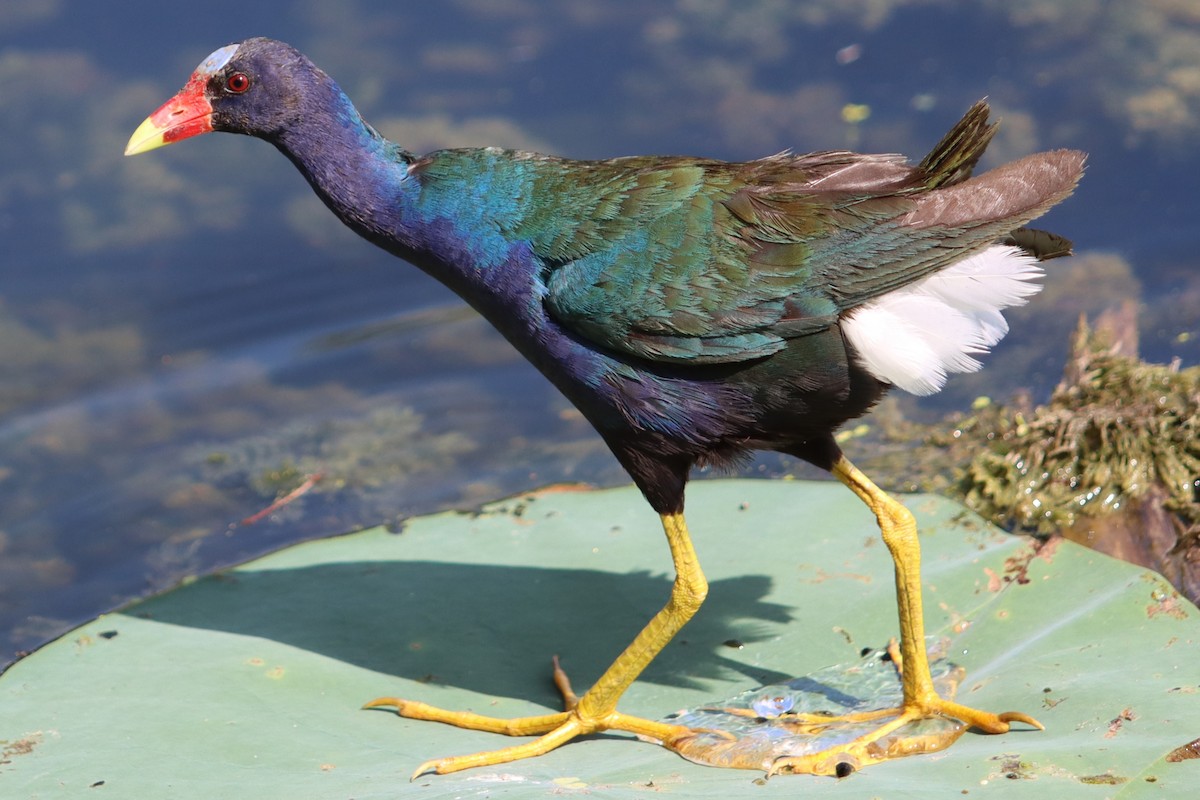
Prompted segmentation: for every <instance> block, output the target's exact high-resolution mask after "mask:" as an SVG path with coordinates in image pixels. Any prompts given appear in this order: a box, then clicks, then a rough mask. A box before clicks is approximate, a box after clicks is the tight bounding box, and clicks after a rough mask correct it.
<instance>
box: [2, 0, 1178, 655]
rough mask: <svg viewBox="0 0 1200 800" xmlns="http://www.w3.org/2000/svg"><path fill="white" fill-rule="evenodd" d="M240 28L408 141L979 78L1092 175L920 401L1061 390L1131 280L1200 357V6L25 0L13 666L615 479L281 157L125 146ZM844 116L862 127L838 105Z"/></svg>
mask: <svg viewBox="0 0 1200 800" xmlns="http://www.w3.org/2000/svg"><path fill="white" fill-rule="evenodd" d="M1068 5H1069V7H1068ZM250 35H270V36H274V37H277V38H281V39H285V40H288V41H290V42H292V43H293V44H296V45H297V46H299V47H301V48H302V49H304V50H305V51H307V52H308V53H309V54H310V55H311V56H312V57H313V58H314V59H315V60H316V61H317V62H318V63H320V64H321V65H322V66H323V67H324V68H325V69H326V70H327V71H328V72H330V73H331V74H332V75H334V76H335V77H336V78H337V79H338V80H339V82H340V83H341V84H342V85H343V87H344V88H345V89H346V90H347V91H348V92H349V93H350V94H351V96H352V97H353V98H354V99H355V100H356V101H357V102H358V104H359V106H360V109H361V110H362V111H363V113H364V115H365V116H366V117H367V118H368V119H370V120H371V121H372V122H373V123H375V124H376V125H377V127H379V128H380V129H382V130H383V131H384V132H385V133H387V134H388V135H390V136H392V137H393V138H396V139H398V140H399V141H401V142H402V143H404V144H405V145H406V146H407V147H409V148H410V149H412V150H416V151H418V152H419V151H422V150H426V149H431V148H435V147H439V146H461V145H487V144H493V145H501V146H513V147H525V148H531V149H539V150H545V151H551V152H555V153H559V154H563V155H569V156H575V157H607V156H615V155H627V154H631V153H641V152H659V153H688V154H695V155H704V156H712V157H719V158H726V159H742V158H753V157H757V156H761V155H765V154H769V153H772V152H776V151H779V150H782V149H785V148H794V149H796V150H801V151H803V150H816V149H823V148H837V147H853V148H855V149H862V150H871V151H900V152H905V153H908V154H910V155H912V156H914V157H919V156H920V155H922V154H923V153H924V152H925V151H926V150H927V149H928V148H929V147H930V146H931V145H932V144H933V143H934V142H935V141H936V140H937V139H938V137H939V136H940V135H941V134H942V133H943V132H944V130H945V129H947V128H948V127H949V126H950V125H951V124H952V123H953V122H954V121H955V120H956V119H957V118H958V116H959V115H960V114H961V113H962V111H964V110H965V109H966V108H967V107H968V106H969V105H970V103H971V102H973V101H974V100H976V99H978V98H979V97H981V96H984V95H987V96H989V97H990V98H991V100H992V103H993V105H994V107H995V109H996V111H997V113H998V114H999V116H1001V117H1003V121H1004V122H1003V128H1002V131H1001V133H1000V135H999V137H998V139H997V140H996V142H995V143H994V145H993V147H992V150H991V151H990V156H989V158H990V159H991V160H990V161H989V162H987V163H985V166H986V165H987V164H994V163H998V162H999V161H1001V160H1007V159H1010V158H1014V157H1017V156H1019V155H1023V154H1025V153H1028V152H1032V151H1034V150H1037V149H1045V148H1052V147H1075V148H1081V149H1084V150H1087V151H1088V152H1090V153H1091V161H1090V166H1089V172H1088V175H1087V177H1086V178H1085V181H1084V183H1083V186H1082V189H1081V191H1080V192H1079V193H1078V194H1077V195H1076V197H1075V198H1073V199H1072V200H1070V201H1068V202H1067V203H1065V204H1064V205H1063V206H1061V207H1060V208H1059V209H1056V210H1055V211H1054V212H1053V213H1052V214H1051V215H1050V216H1049V217H1047V218H1046V219H1045V220H1044V221H1043V223H1042V224H1044V225H1045V226H1046V227H1048V228H1051V229H1053V230H1056V231H1059V232H1061V233H1063V234H1065V235H1067V236H1069V237H1071V238H1073V239H1074V240H1075V241H1076V243H1077V251H1078V252H1079V254H1080V255H1079V256H1078V257H1077V258H1076V259H1074V261H1072V262H1056V263H1055V264H1053V265H1052V272H1053V274H1052V275H1051V280H1050V288H1049V289H1048V290H1047V292H1046V293H1045V294H1044V295H1043V296H1042V297H1039V298H1037V299H1036V300H1035V301H1034V303H1033V304H1032V305H1031V306H1030V307H1028V308H1026V309H1021V310H1019V311H1018V312H1017V313H1016V314H1015V315H1014V325H1013V327H1014V332H1013V335H1012V336H1011V337H1010V339H1009V340H1007V341H1006V342H1005V343H1004V344H1003V345H1002V346H1001V347H1000V348H999V349H998V351H997V352H996V353H995V355H994V356H993V357H991V358H990V359H989V362H988V368H987V369H985V371H984V372H982V373H980V374H979V375H974V376H966V377H962V378H957V379H955V380H954V381H953V382H952V384H951V386H950V387H949V388H948V390H947V391H946V392H944V393H943V394H942V395H941V396H940V397H938V398H935V399H934V400H932V401H930V402H928V403H926V404H924V405H922V406H920V407H918V406H917V405H916V404H915V403H913V402H911V401H904V403H903V404H902V406H901V408H902V409H903V410H904V411H905V412H906V413H910V414H911V413H926V412H928V413H932V412H933V411H936V410H938V409H945V408H961V407H965V406H966V405H967V404H969V402H970V401H971V399H972V398H974V397H976V396H978V395H981V394H986V395H990V396H995V397H1006V396H1008V395H1009V394H1011V393H1012V392H1014V391H1016V390H1018V389H1029V390H1031V391H1032V392H1033V393H1034V394H1035V396H1039V395H1044V394H1045V393H1046V392H1047V391H1048V388H1049V387H1050V386H1051V385H1052V384H1053V383H1054V382H1055V381H1056V380H1057V377H1058V374H1059V370H1060V365H1061V359H1062V355H1063V352H1064V351H1065V347H1066V344H1065V342H1066V333H1067V331H1068V330H1069V329H1070V328H1071V326H1072V325H1073V324H1074V321H1075V318H1076V317H1077V316H1078V314H1079V313H1081V312H1087V313H1096V312H1098V311H1100V310H1102V309H1104V308H1106V307H1108V306H1110V305H1112V304H1114V303H1117V302H1120V301H1121V300H1122V299H1130V298H1132V299H1134V300H1136V301H1138V302H1140V303H1141V304H1142V313H1141V348H1142V352H1143V354H1144V355H1145V356H1146V357H1148V358H1151V359H1155V360H1160V361H1167V360H1170V359H1172V358H1175V357H1178V358H1180V359H1182V361H1183V362H1184V363H1186V364H1192V363H1196V362H1197V361H1198V360H1200V280H1198V279H1197V274H1198V270H1197V263H1196V261H1197V259H1196V256H1195V252H1196V250H1197V245H1200V235H1198V234H1197V232H1196V228H1195V225H1194V220H1195V217H1196V212H1197V203H1196V200H1195V191H1194V182H1195V176H1196V175H1197V174H1200V165H1198V164H1197V158H1196V156H1195V154H1196V152H1198V151H1200V148H1198V147H1197V144H1198V143H1200V79H1198V78H1197V76H1200V14H1197V13H1196V12H1195V11H1194V10H1189V7H1187V6H1186V5H1182V4H1177V6H1175V7H1167V6H1163V7H1161V8H1157V7H1151V4H1135V3H1130V4H1113V3H1103V2H1098V1H1097V2H1091V3H1089V2H1083V3H1073V4H1061V3H1049V2H1045V3H1038V2H1016V3H1014V2H1002V0H993V1H992V2H984V3H977V4H969V5H968V4H953V3H946V4H938V3H933V4H929V3H917V2H902V1H900V0H897V2H894V3H890V4H887V3H870V4H857V3H847V2H845V1H844V0H839V2H809V3H795V4H780V3H767V2H753V1H751V2H738V3H731V2H728V3H727V2H720V1H719V0H714V1H712V2H699V1H697V0H687V1H685V2H675V3H665V2H664V3H657V2H645V1H644V0H640V1H639V2H627V1H622V2H608V3H603V4H598V3H595V2H593V1H592V0H568V1H567V2H554V3H550V2H544V1H543V0H526V1H522V0H513V1H512V2H486V3H485V2H474V1H473V0H458V1H457V2H449V3H444V4H426V3H384V2H357V3H339V4H332V3H328V4H327V3H320V2H317V0H296V1H295V2H287V3H279V4H272V5H265V4H259V5H247V4H245V3H241V2H238V3H234V2H228V0H214V1H213V2H209V3H206V4H204V6H203V8H191V7H180V9H179V10H175V9H168V8H167V7H165V6H164V5H163V4H161V3H149V2H130V3H123V4H120V6H119V7H117V8H114V7H110V5H109V4H79V3H71V4H68V3H65V2H54V0H8V2H6V3H5V4H4V5H3V7H2V8H0V132H2V136H0V141H2V142H3V146H2V147H0V165H2V167H0V238H2V239H3V241H4V243H5V245H4V248H3V255H0V276H2V277H0V414H2V416H0V664H2V663H4V662H6V661H8V660H9V659H10V658H11V657H12V656H14V655H15V654H16V653H17V652H18V651H21V650H24V649H28V648H31V647H33V646H36V645H37V644H39V643H40V642H42V641H44V640H46V639H47V638H49V637H51V636H54V635H56V634H58V633H61V632H62V631H64V630H65V629H67V628H68V627H69V626H71V625H72V624H75V623H77V622H79V621H81V620H83V619H87V618H89V617H91V616H94V615H95V614H97V613H99V612H101V611H104V610H106V609H108V608H111V607H113V606H115V605H118V604H120V603H122V602H124V601H125V600H127V599H129V598H131V597H134V596H138V595H140V594H143V593H145V592H148V591H152V590H154V589H157V588H161V587H164V586H168V585H171V584H172V583H174V582H176V581H178V580H180V579H181V578H182V577H184V576H186V575H189V574H195V573H201V572H206V571H209V570H212V569H214V568H217V567H219V566H220V565H223V564H228V563H231V562H235V561H238V560H241V559H244V558H246V557H248V556H250V555H253V554H255V553H259V552H262V551H264V550H268V549H272V548H275V547H278V546H281V545H284V544H287V543H289V542H292V541H296V540H299V539H303V538H308V537H313V536H320V535H327V534H333V533H338V532H341V531H345V530H348V529H351V528H354V527H358V526H363V525H369V524H375V523H378V522H395V521H397V520H399V519H401V518H403V517H405V516H408V515H411V514H415V513H420V512H427V511H431V510H435V509H439V508H445V507H449V506H461V507H466V506H470V505H472V504H475V503H478V502H480V501H482V500H485V499H489V498H493V497H498V496H502V495H505V494H508V493H511V492H515V491H519V490H522V489H526V488H530V487H532V486H536V485H540V484H543V483H549V482H555V481H589V482H595V483H601V484H610V483H616V482H621V481H623V480H625V478H624V476H623V473H621V471H620V469H619V468H618V467H617V466H616V464H615V462H614V461H613V459H612V458H611V457H610V456H609V455H608V454H607V452H606V451H605V450H604V449H603V447H602V445H601V444H600V443H599V442H598V440H597V439H596V437H595V436H594V435H593V434H592V433H591V431H590V429H589V428H588V427H587V425H586V424H585V423H584V422H583V421H582V420H581V419H580V417H579V416H578V415H577V414H576V413H575V412H574V411H573V410H572V409H571V408H570V406H569V405H568V404H567V403H566V401H564V400H563V399H562V398H561V397H559V396H558V395H557V394H556V393H555V392H554V390H553V389H551V388H550V387H549V385H548V384H546V382H545V381H544V380H543V379H542V378H541V377H540V376H539V375H538V374H537V373H536V372H535V371H534V370H533V369H532V368H531V367H529V366H528V365H526V364H525V363H524V362H523V361H521V360H520V359H519V358H518V357H517V356H516V355H515V354H514V353H513V352H512V351H511V350H510V349H509V348H508V346H507V345H506V344H505V343H504V342H503V341H502V340H501V339H500V338H499V337H498V336H497V335H496V334H494V333H492V332H491V331H490V330H489V329H488V328H487V327H486V326H485V325H484V324H482V323H481V322H480V321H478V320H477V319H476V318H475V317H474V316H473V315H472V314H471V313H470V312H469V311H467V310H466V309H465V308H464V307H463V306H462V305H461V304H460V303H458V301H457V299H456V298H455V297H454V296H453V295H452V294H450V293H449V292H448V291H446V290H445V289H444V288H442V287H440V286H438V285H437V284H435V283H434V282H432V281H431V280H430V279H428V278H426V277H425V276H423V275H422V274H420V273H419V272H417V271H416V270H415V269H412V268H411V267H409V266H407V265H405V264H404V263H402V262H400V261H397V260H396V259H393V258H391V257H389V256H387V255H386V254H383V253H382V252H379V251H376V250H374V249H373V248H372V247H371V246H369V245H367V244H365V243H363V242H361V241H359V240H357V239H355V238H354V237H353V236H352V235H351V234H349V233H348V232H346V231H344V230H342V229H341V228H340V226H339V224H338V223H337V222H336V221H335V220H333V219H332V218H331V217H330V216H329V215H328V213H327V212H326V211H325V209H324V208H323V207H322V206H321V205H320V203H319V202H318V201H317V200H316V199H315V198H313V197H312V196H311V194H310V192H309V190H308V188H307V186H306V185H305V184H304V183H303V181H302V180H301V178H300V177H299V176H298V175H297V174H296V173H295V171H294V169H293V168H292V166H291V165H290V164H289V163H287V161H286V160H285V159H283V158H281V157H279V156H278V154H276V153H275V152H274V151H273V150H271V148H270V147H269V146H268V145H265V144H263V143H261V142H257V141H251V140H247V139H242V138H237V137H230V136H211V137H203V138H201V139H198V140H196V141H194V142H189V143H187V144H185V145H181V146H179V147H171V148H168V149H166V150H162V151H159V152H156V153H153V154H151V155H147V156H141V157H139V158H137V159H123V158H122V156H121V151H122V149H123V147H124V144H125V141H126V139H127V137H128V135H129V133H130V132H131V131H132V129H133V128H134V127H135V126H136V125H137V123H138V122H140V121H141V120H142V118H143V117H144V116H145V115H146V114H147V113H149V112H150V111H151V110H153V109H154V108H156V107H157V106H158V105H159V103H161V102H162V101H163V100H165V99H166V98H167V97H168V96H169V95H170V94H172V93H173V92H174V91H175V90H176V89H178V88H179V86H180V85H182V83H183V81H184V80H185V79H186V77H187V74H188V73H189V71H190V70H191V69H192V68H193V67H194V66H195V64H196V63H197V62H199V60H200V59H201V58H203V57H204V56H205V55H206V54H207V53H209V52H211V51H212V50H213V49H214V48H216V47H218V46H220V45H223V44H225V43H227V42H229V41H233V40H237V39H241V38H244V37H246V36H250ZM851 104H857V105H861V106H862V107H863V108H861V109H859V110H858V113H857V116H856V117H854V118H862V117H863V116H864V113H865V118H862V119H861V121H860V122H856V123H847V122H845V121H844V119H845V117H844V115H843V111H844V110H845V109H846V107H847V106H848V105H851ZM852 116H854V115H852ZM747 469H749V470H751V471H754V472H764V473H769V474H775V473H778V472H781V471H784V470H787V469H790V465H789V464H788V463H787V462H785V461H783V460H782V459H779V458H775V457H772V456H766V457H764V458H763V459H760V460H759V461H758V462H756V463H755V464H752V465H750V466H749V467H748V468H747ZM314 476H317V477H319V478H320V480H319V481H318V482H316V483H315V484H313V488H312V490H311V491H310V492H308V493H307V494H306V495H304V496H303V497H302V498H300V499H298V500H297V501H295V502H293V503H291V504H289V505H287V506H286V507H284V508H283V509H281V510H280V511H278V512H276V513H273V514H271V515H269V516H267V517H266V518H263V519H261V520H260V521H258V522H255V523H253V524H242V522H241V521H242V520H244V519H246V518H248V517H251V516H252V515H254V514H255V513H256V512H258V511H260V510H261V509H263V508H265V507H266V506H268V505H269V504H270V503H271V502H272V501H273V500H274V499H275V498H276V496H277V495H279V494H280V493H281V492H287V491H289V490H291V489H294V488H295V487H296V486H298V485H301V484H302V483H303V482H304V480H305V479H306V478H311V477H314ZM648 546H653V544H651V543H648Z"/></svg>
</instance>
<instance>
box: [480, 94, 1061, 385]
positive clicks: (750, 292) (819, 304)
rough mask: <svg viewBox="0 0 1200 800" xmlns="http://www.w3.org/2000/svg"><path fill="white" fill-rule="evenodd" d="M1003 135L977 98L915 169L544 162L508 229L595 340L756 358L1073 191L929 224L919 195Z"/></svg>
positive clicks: (568, 315)
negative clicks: (536, 202)
mask: <svg viewBox="0 0 1200 800" xmlns="http://www.w3.org/2000/svg"><path fill="white" fill-rule="evenodd" d="M993 131H994V126H993V125H989V124H988V122H987V107H986V105H984V104H982V103H980V104H977V105H976V106H975V107H974V108H972V109H971V111H969V112H968V113H967V115H966V116H965V117H964V118H963V119H962V120H961V121H960V122H959V123H958V125H956V126H955V128H954V129H953V130H951V132H950V133H948V134H947V135H946V137H945V138H944V139H943V140H942V142H941V143H939V145H938V146H937V147H936V148H934V150H933V152H931V153H930V154H929V156H927V157H926V158H925V160H923V161H922V162H921V163H920V164H919V165H917V166H915V167H914V166H911V165H908V164H907V163H906V162H905V160H904V159H903V158H902V157H900V156H895V155H859V154H854V153H848V152H842V151H835V152H822V153H813V154H809V155H805V156H792V155H787V154H783V155H778V156H773V157H771V158H766V159H762V160H759V161H753V162H747V163H742V164H731V163H726V162H719V161H705V160H698V159H689V158H654V157H643V158H627V159H614V160H611V161H602V162H568V161H561V160H556V159H544V160H539V161H538V162H537V165H536V167H535V168H534V173H535V175H536V177H535V178H534V181H533V186H532V189H533V191H532V192H531V195H532V196H533V197H537V198H542V200H541V203H542V204H541V205H540V206H539V207H536V208H529V209H527V211H526V213H525V214H523V215H521V216H520V218H519V220H518V221H516V222H514V223H513V224H511V225H510V226H509V227H508V228H507V229H506V230H505V231H504V233H505V235H506V236H508V237H512V238H513V239H516V240H523V241H528V242H529V243H530V245H531V247H532V248H533V250H534V252H535V253H536V254H537V255H538V256H539V257H540V258H541V259H542V260H543V261H544V263H545V264H546V275H545V283H546V288H547V294H546V304H547V307H548V309H549V311H550V313H551V315H552V316H553V317H554V318H555V319H556V320H557V321H558V322H559V323H560V324H562V325H563V326H565V327H567V328H568V329H571V330H573V331H574V332H576V333H577V334H578V335H580V336H582V337H584V338H586V339H588V340H590V341H592V342H594V343H596V344H598V345H601V346H603V347H605V348H608V349H611V350H614V351H617V352H621V353H625V354H628V355H632V356H636V357H639V358H645V359H649V360H653V361H661V362H676V363H691V364H713V363H731V362H739V361H746V360H750V359H757V358H762V357H764V356H769V355H771V354H772V353H775V352H778V351H779V350H782V349H783V348H784V347H786V345H787V340H788V339H790V338H794V337H798V336H803V335H806V334H810V333H813V332H815V331H818V330H823V329H826V328H828V327H829V326H830V325H833V324H835V323H836V321H837V318H838V315H839V314H840V313H841V312H843V311H845V310H847V309H850V308H853V307H855V306H857V305H860V304H862V303H865V302H867V301H869V300H870V299H872V298H874V297H876V296H878V295H880V294H882V293H884V292H887V291H890V290H892V289H894V288H896V287H899V286H902V285H904V284H907V283H910V282H912V281H914V280H918V279H919V278H921V277H923V276H925V275H927V274H929V273H931V272H933V271H935V270H937V269H940V268H942V267H944V266H946V265H947V264H949V263H951V262H952V261H955V260H957V259H958V258H961V257H962V256H964V255H966V254H968V253H970V252H973V251H976V250H979V249H981V248H983V247H986V246H987V245H989V244H991V243H993V242H995V241H996V240H997V239H998V238H999V237H1002V236H1004V235H1006V234H1007V233H1008V232H1009V231H1011V230H1012V229H1013V228H1014V227H1016V226H1017V225H1020V224H1023V222H1025V221H1027V220H1028V219H1030V218H1032V217H1033V216H1036V215H1037V214H1039V213H1041V211H1042V210H1044V209H1045V208H1046V207H1048V206H1049V205H1050V204H1052V203H1053V202H1057V201H1058V200H1059V199H1061V198H1062V197H1063V196H1065V194H1066V193H1069V191H1070V188H1071V187H1072V186H1073V185H1074V179H1071V180H1069V181H1066V183H1069V185H1065V188H1063V187H1059V188H1057V189H1055V190H1054V191H1053V192H1052V193H1053V194H1054V197H1053V198H1052V199H1047V198H1045V197H1041V199H1040V200H1039V202H1037V203H1035V204H1034V206H1036V207H1028V206H1029V203H1026V204H1024V206H1023V207H1022V208H1020V209H1012V208H1007V207H997V208H993V209H992V210H991V214H990V217H989V216H988V215H987V214H986V213H981V216H980V217H979V218H977V219H971V220H964V221H962V222H961V224H960V223H955V224H954V225H953V226H952V227H950V228H948V227H947V226H944V225H941V224H939V223H938V222H937V221H936V220H935V221H933V222H931V223H930V224H927V225H925V224H922V214H921V209H922V205H921V202H920V201H921V197H922V196H929V195H931V194H934V193H936V192H937V191H954V189H953V188H950V187H956V185H958V184H961V183H963V182H964V181H965V180H966V179H967V178H968V177H969V175H970V171H971V169H972V167H973V166H974V165H975V163H976V162H977V161H978V159H979V156H980V154H981V153H982V151H983V148H984V147H986V145H987V142H988V141H989V140H990V138H991V136H992V134H993ZM1043 155H1044V156H1050V155H1053V154H1043ZM1030 158H1031V159H1032V158H1035V157H1030ZM1018 163H1020V162H1018ZM1079 169H1081V162H1080V164H1079V165H1078V169H1077V170H1076V172H1078V171H1079ZM995 172H996V173H999V172H1001V170H996V171H995ZM990 174H993V173H989V175H990ZM986 177H987V176H983V177H982V178H980V179H977V180H983V179H985V178H986ZM1075 178H1076V179H1077V175H1076V176H1075ZM1060 182H1062V181H1060ZM963 188H967V187H963ZM1000 205H1003V204H1000ZM932 216H936V214H934V215H932ZM943 216H944V213H943Z"/></svg>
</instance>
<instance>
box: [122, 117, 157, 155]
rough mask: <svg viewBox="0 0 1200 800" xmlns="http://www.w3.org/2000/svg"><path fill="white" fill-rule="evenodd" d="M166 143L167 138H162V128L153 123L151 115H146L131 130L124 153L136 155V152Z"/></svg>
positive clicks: (145, 150)
mask: <svg viewBox="0 0 1200 800" xmlns="http://www.w3.org/2000/svg"><path fill="white" fill-rule="evenodd" d="M166 143H167V140H166V139H164V138H163V129H162V128H160V127H159V126H157V125H155V124H154V119H153V118H152V117H146V119H145V121H143V122H142V124H141V125H138V127H137V130H135V131H134V132H133V136H130V137H129V144H127V145H125V155H127V156H136V155H137V154H138V153H145V152H147V151H149V150H154V149H156V148H159V147H162V146H163V145H164V144H166Z"/></svg>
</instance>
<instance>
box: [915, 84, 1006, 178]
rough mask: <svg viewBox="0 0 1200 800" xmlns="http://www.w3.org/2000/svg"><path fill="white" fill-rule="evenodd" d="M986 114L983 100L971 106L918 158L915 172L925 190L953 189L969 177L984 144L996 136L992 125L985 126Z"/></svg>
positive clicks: (985, 102)
mask: <svg viewBox="0 0 1200 800" xmlns="http://www.w3.org/2000/svg"><path fill="white" fill-rule="evenodd" d="M989 111H990V109H989V108H988V104H987V101H986V100H980V101H979V102H978V103H976V104H975V105H973V106H971V108H970V110H968V111H967V113H966V114H965V115H963V118H962V119H960V120H959V121H958V123H957V124H956V125H955V126H954V127H953V128H951V129H950V132H949V133H947V134H946V135H945V136H943V137H942V140H941V141H940V142H938V143H937V146H936V147H934V148H933V150H931V151H930V153H929V155H927V156H925V158H923V159H921V163H920V164H919V165H918V166H917V169H919V170H920V171H921V172H923V173H924V174H925V181H924V183H925V185H926V186H927V187H928V188H930V189H937V188H938V187H941V186H953V185H954V184H956V183H961V182H962V181H965V180H966V179H967V178H969V177H971V171H972V170H974V169H975V165H976V164H977V163H978V162H979V158H980V156H982V155H983V151H984V150H986V149H987V146H988V142H990V141H992V137H993V136H995V135H996V127H997V126H996V124H995V123H988V113H989Z"/></svg>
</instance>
